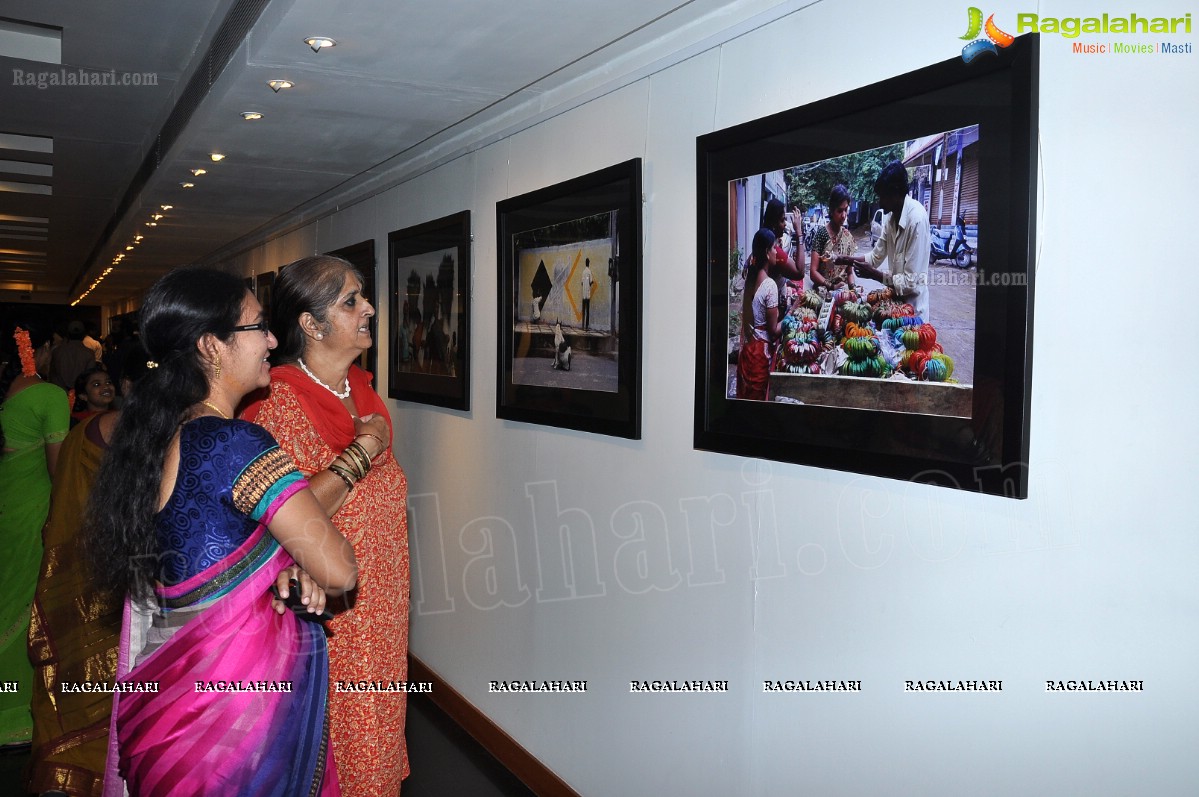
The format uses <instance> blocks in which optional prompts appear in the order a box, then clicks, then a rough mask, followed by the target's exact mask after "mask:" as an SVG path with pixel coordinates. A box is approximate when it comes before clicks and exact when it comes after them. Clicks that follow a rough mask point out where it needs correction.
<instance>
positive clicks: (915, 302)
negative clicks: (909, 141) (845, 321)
mask: <svg viewBox="0 0 1199 797" xmlns="http://www.w3.org/2000/svg"><path fill="white" fill-rule="evenodd" d="M874 190H875V193H877V194H878V201H879V204H880V205H881V206H882V208H883V213H885V214H886V215H885V216H883V235H882V237H881V238H879V239H878V242H877V243H875V245H874V249H873V250H872V251H871V252H870V253H869V254H867V255H865V256H854V257H842V258H838V261H837V262H838V263H842V264H844V265H852V266H853V267H854V271H855V272H856V273H857V275H858V276H859V277H866V278H868V279H872V280H877V281H878V282H881V283H882V284H883V285H886V286H887V287H888V288H890V289H891V290H892V291H894V293H895V298H896V299H897V300H899V301H901V302H906V303H908V304H910V305H912V306H913V307H915V308H916V315H918V316H920V317H921V318H922V319H923V320H924V322H925V323H928V322H929V320H930V319H929V308H928V255H929V246H930V239H929V229H928V213H927V212H926V211H925V210H924V206H923V205H921V204H920V203H919V202H917V201H916V200H915V199H912V197H910V196H908V172H907V169H905V168H904V166H903V164H902V163H900V162H899V161H891V162H890V163H888V164H887V165H886V166H884V167H883V169H882V171H880V172H879V173H878V178H877V179H875V181H874ZM883 261H886V262H887V270H886V271H882V270H880V269H879V266H881V265H882V264H883Z"/></svg>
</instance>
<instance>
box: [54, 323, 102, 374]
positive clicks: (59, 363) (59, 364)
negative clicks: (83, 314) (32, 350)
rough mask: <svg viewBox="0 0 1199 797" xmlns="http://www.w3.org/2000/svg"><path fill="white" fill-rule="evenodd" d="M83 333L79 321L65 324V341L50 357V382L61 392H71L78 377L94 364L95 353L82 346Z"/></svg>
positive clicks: (83, 330) (55, 348)
mask: <svg viewBox="0 0 1199 797" xmlns="http://www.w3.org/2000/svg"><path fill="white" fill-rule="evenodd" d="M85 332H86V330H85V329H84V326H83V323H82V322H80V321H72V322H71V323H69V324H67V339H66V340H64V341H63V342H62V343H61V344H59V345H58V346H55V347H54V353H53V354H52V355H51V356H50V373H49V378H50V381H51V382H53V383H54V384H56V385H58V386H59V387H61V388H62V389H63V390H71V389H72V388H73V387H74V386H75V380H76V379H78V378H79V375H80V374H81V373H83V372H84V371H86V370H87V369H88V368H91V367H92V366H94V365H95V364H96V354H95V352H93V351H92V350H91V349H89V348H88V347H87V346H85V345H83V336H84V333H85Z"/></svg>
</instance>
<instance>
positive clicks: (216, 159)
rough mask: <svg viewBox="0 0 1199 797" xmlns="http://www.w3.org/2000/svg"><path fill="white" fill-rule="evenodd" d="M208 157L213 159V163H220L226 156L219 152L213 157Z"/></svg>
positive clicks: (212, 155)
mask: <svg viewBox="0 0 1199 797" xmlns="http://www.w3.org/2000/svg"><path fill="white" fill-rule="evenodd" d="M208 157H210V158H212V162H213V163H220V162H221V161H223V160H224V159H225V156H224V155H222V154H221V153H219V152H214V153H212V154H211V155H209V156H208Z"/></svg>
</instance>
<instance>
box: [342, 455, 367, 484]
mask: <svg viewBox="0 0 1199 797" xmlns="http://www.w3.org/2000/svg"><path fill="white" fill-rule="evenodd" d="M341 461H342V462H344V463H345V464H346V467H348V468H349V469H350V470H352V471H353V472H354V473H355V474H356V475H357V476H358V478H359V479H362V478H365V476H366V469H365V468H364V467H362V458H361V455H360V454H358V453H356V452H354V451H350V450H349V449H346V450H345V451H342V452H341Z"/></svg>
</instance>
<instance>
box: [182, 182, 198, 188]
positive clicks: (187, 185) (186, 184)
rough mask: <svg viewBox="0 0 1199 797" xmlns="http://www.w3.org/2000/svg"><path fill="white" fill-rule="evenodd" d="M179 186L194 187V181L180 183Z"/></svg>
mask: <svg viewBox="0 0 1199 797" xmlns="http://www.w3.org/2000/svg"><path fill="white" fill-rule="evenodd" d="M179 187H180V188H195V187H196V184H195V183H180V184H179Z"/></svg>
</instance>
